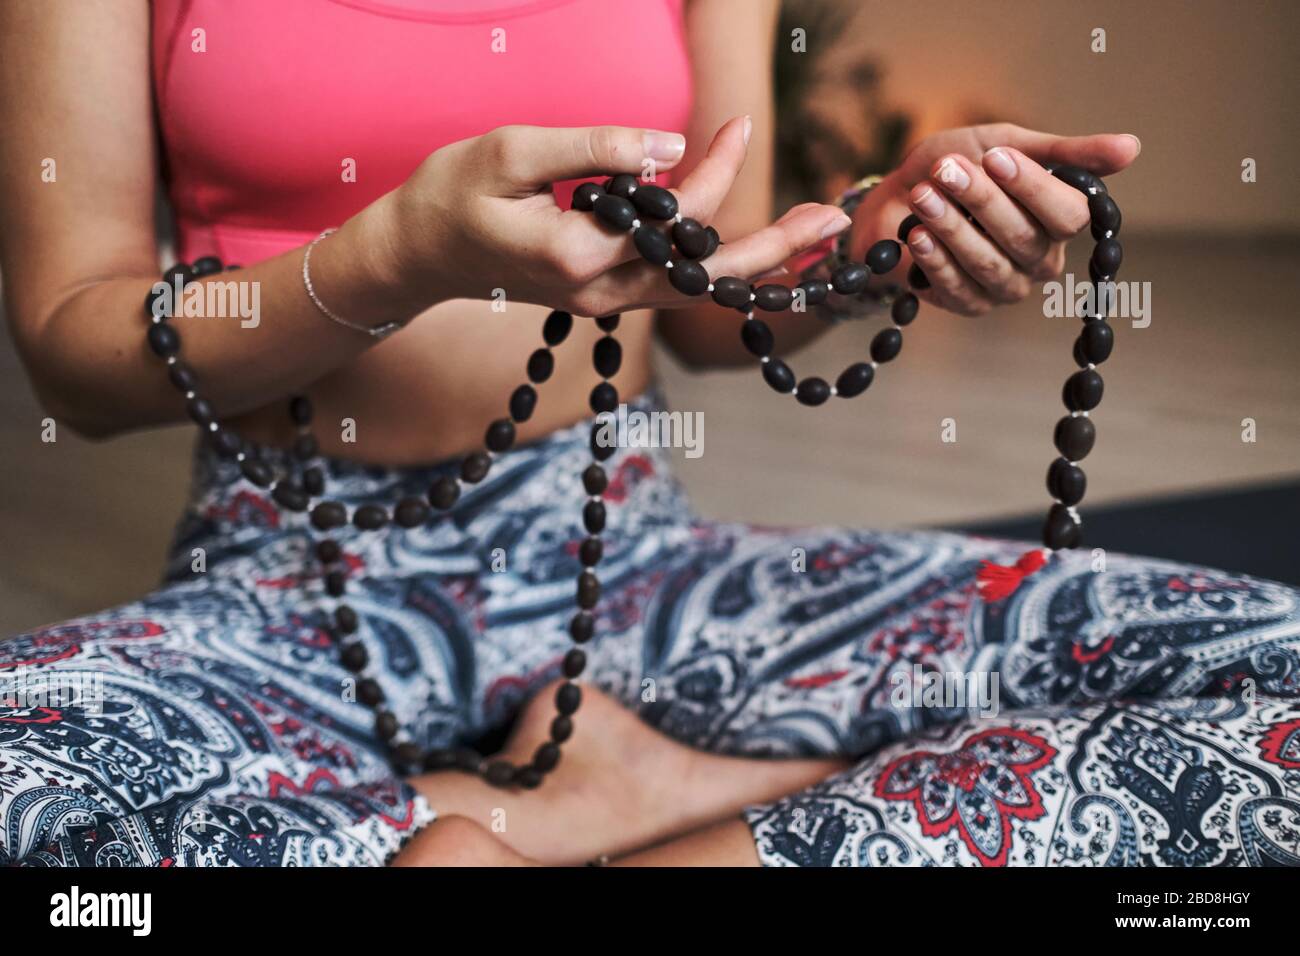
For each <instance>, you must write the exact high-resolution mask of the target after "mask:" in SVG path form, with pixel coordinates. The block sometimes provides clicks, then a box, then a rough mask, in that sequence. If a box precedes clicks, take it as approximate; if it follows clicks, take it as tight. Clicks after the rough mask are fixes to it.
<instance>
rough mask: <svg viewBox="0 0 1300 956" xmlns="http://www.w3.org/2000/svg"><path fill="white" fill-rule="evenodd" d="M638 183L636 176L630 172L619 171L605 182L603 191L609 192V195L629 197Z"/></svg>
mask: <svg viewBox="0 0 1300 956" xmlns="http://www.w3.org/2000/svg"><path fill="white" fill-rule="evenodd" d="M638 185H639V184H638V183H637V181H636V177H635V176H633V175H632V174H631V173H619V174H618V175H617V176H615V177H613V178H612V179H610V180H608V181H607V182H606V183H605V192H607V193H609V194H610V195H611V196H619V197H621V198H623V199H631V198H632V194H633V193H635V192H636V190H637V186H638Z"/></svg>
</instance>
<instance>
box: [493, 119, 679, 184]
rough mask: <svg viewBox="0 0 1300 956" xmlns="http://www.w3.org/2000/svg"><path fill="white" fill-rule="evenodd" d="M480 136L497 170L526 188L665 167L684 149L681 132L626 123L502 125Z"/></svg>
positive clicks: (506, 179)
mask: <svg viewBox="0 0 1300 956" xmlns="http://www.w3.org/2000/svg"><path fill="white" fill-rule="evenodd" d="M483 139H484V144H483V145H484V147H485V149H486V150H487V151H488V161H489V162H491V163H493V164H494V166H495V169H496V172H497V174H498V175H499V176H500V177H501V178H502V180H504V182H505V183H506V184H507V185H509V186H512V187H515V188H516V189H521V190H526V191H530V190H535V189H537V188H539V187H542V186H546V185H548V184H550V183H553V182H558V181H560V180H565V179H581V178H582V177H584V176H600V175H608V174H611V173H636V174H640V173H641V172H642V171H643V170H644V169H645V168H646V165H647V163H649V164H653V168H654V169H656V170H667V169H671V168H672V167H674V166H676V165H677V163H678V162H680V161H681V158H682V154H683V153H685V151H686V137H684V136H682V135H681V134H680V133H665V132H663V131H661V130H652V129H636V128H633V127H628V126H586V127H577V128H559V129H552V128H549V127H545V126H503V127H501V128H499V129H495V130H493V131H492V132H490V133H487V134H486V135H485V136H484V137H483Z"/></svg>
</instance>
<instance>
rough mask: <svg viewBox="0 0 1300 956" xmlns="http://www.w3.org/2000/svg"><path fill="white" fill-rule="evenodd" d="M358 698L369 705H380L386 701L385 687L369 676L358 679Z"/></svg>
mask: <svg viewBox="0 0 1300 956" xmlns="http://www.w3.org/2000/svg"><path fill="white" fill-rule="evenodd" d="M357 700H359V701H361V703H363V704H365V705H366V706H367V707H378V706H379V705H380V704H382V703H383V702H384V689H383V688H382V687H380V686H379V685H378V684H377V683H375V681H374V680H373V679H372V678H369V677H367V678H365V679H364V680H360V681H357Z"/></svg>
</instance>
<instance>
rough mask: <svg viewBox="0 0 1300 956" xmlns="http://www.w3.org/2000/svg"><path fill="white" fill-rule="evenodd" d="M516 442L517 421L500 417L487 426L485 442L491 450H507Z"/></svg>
mask: <svg viewBox="0 0 1300 956" xmlns="http://www.w3.org/2000/svg"><path fill="white" fill-rule="evenodd" d="M514 443H515V423H514V422H512V421H511V420H510V419H508V418H498V419H497V420H496V421H494V422H493V423H492V424H491V425H489V426H488V427H487V433H486V434H484V436H483V444H484V445H486V446H487V447H488V450H489V451H496V452H501V451H507V450H508V449H509V448H510V446H511V445H513V444H514Z"/></svg>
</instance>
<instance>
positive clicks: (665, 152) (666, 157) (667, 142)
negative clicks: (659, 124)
mask: <svg viewBox="0 0 1300 956" xmlns="http://www.w3.org/2000/svg"><path fill="white" fill-rule="evenodd" d="M641 148H642V149H643V150H644V151H645V155H646V158H647V159H654V160H658V161H659V162H661V163H667V162H675V161H677V160H679V159H681V158H682V153H684V152H686V137H685V136H683V135H682V134H681V133H660V132H658V131H656V130H647V131H646V132H645V134H644V135H643V136H642V137H641Z"/></svg>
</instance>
